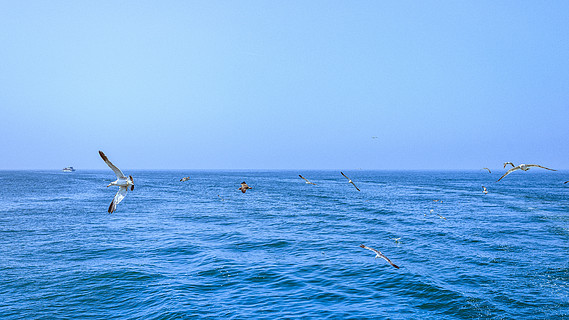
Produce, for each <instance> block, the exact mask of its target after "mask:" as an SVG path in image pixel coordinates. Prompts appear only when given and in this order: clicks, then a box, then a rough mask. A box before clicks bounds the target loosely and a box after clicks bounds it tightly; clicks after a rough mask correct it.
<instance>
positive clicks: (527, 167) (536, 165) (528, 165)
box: [496, 163, 557, 182]
mask: <svg viewBox="0 0 569 320" xmlns="http://www.w3.org/2000/svg"><path fill="white" fill-rule="evenodd" d="M504 166H505V164H504ZM531 167H538V168H542V169H546V170H551V171H557V170H555V169H549V168H546V167H542V166H540V165H539V164H523V163H522V164H520V165H519V166H516V167H513V168H512V169H510V170H508V171H507V172H506V173H504V175H503V176H501V177H500V179H498V180H497V181H496V182H498V181H500V180H502V178H503V177H505V176H507V175H509V174H510V173H512V172H514V171H516V170H523V171H528V170H529V169H530V168H531Z"/></svg>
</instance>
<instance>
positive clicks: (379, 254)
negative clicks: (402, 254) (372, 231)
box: [360, 244, 399, 269]
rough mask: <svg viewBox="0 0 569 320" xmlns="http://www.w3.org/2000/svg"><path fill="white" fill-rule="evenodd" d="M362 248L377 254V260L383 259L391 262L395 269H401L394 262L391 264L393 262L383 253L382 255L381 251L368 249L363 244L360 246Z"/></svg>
mask: <svg viewBox="0 0 569 320" xmlns="http://www.w3.org/2000/svg"><path fill="white" fill-rule="evenodd" d="M360 247H362V248H364V249H368V250H371V251H373V252H375V258H376V259H377V258H382V259H384V260H385V261H387V262H389V264H390V265H392V266H393V267H394V268H397V269H399V267H398V266H396V265H395V264H394V263H393V262H391V260H389V258H387V257H386V256H384V255H383V253H381V251H379V250H376V249H374V248H370V247H366V246H364V245H363V244H360Z"/></svg>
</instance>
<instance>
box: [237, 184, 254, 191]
mask: <svg viewBox="0 0 569 320" xmlns="http://www.w3.org/2000/svg"><path fill="white" fill-rule="evenodd" d="M247 189H253V188H251V187H249V186H248V185H247V183H245V181H243V182H241V187H239V189H238V190H241V192H243V193H245V192H246V191H247Z"/></svg>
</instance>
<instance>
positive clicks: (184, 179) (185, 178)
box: [180, 177, 190, 182]
mask: <svg viewBox="0 0 569 320" xmlns="http://www.w3.org/2000/svg"><path fill="white" fill-rule="evenodd" d="M188 180H190V177H183V178H182V179H180V181H181V182H184V181H188Z"/></svg>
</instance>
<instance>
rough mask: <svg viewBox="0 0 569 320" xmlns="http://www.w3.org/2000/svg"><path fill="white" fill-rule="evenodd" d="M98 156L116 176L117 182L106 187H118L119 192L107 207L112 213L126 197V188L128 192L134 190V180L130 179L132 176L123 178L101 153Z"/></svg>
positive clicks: (118, 170)
mask: <svg viewBox="0 0 569 320" xmlns="http://www.w3.org/2000/svg"><path fill="white" fill-rule="evenodd" d="M99 155H100V156H101V158H103V161H105V163H106V164H107V165H108V166H109V168H111V170H113V172H114V173H115V175H116V176H117V180H115V181H113V182H111V183H109V185H108V186H107V188H108V187H110V186H118V187H119V190H118V191H117V193H116V194H115V197H114V198H113V201H112V202H111V204H110V205H109V210H108V212H109V213H113V212H115V210H116V209H117V205H118V204H119V203H120V202H121V201H122V200H123V199H124V197H125V196H126V193H127V191H128V188H129V187H130V191H133V190H134V179H133V178H132V176H128V177H127V176H125V175H124V174H123V173H122V171H121V170H120V169H119V168H117V167H116V166H115V165H114V164H113V163H112V162H111V161H109V158H107V156H106V155H105V154H104V153H103V151H100V150H99Z"/></svg>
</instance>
